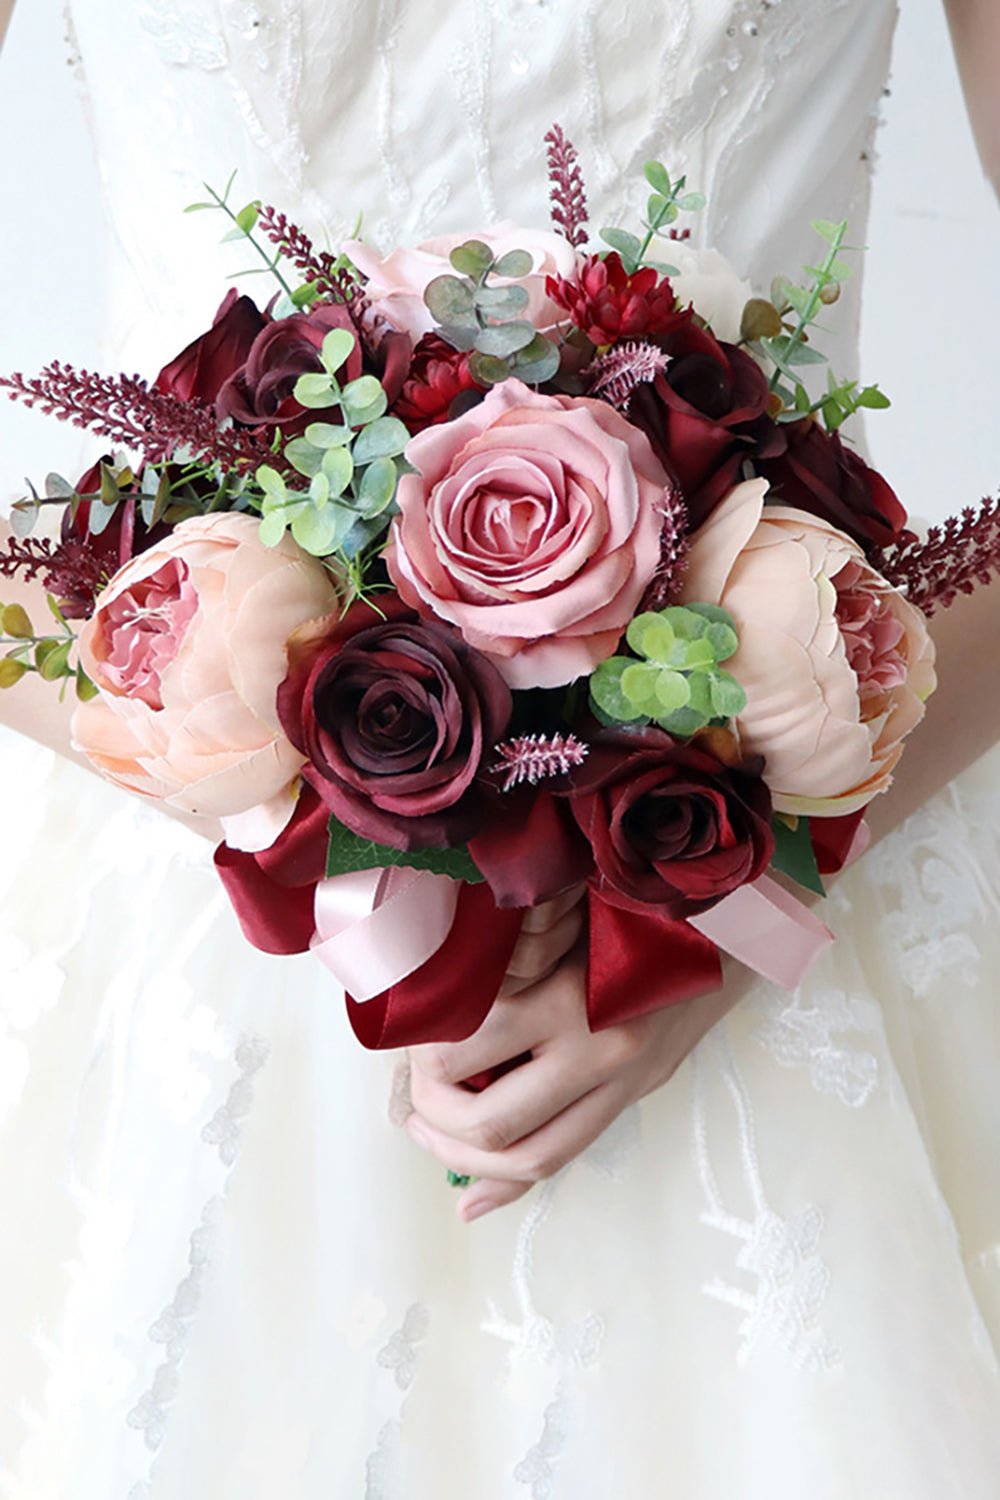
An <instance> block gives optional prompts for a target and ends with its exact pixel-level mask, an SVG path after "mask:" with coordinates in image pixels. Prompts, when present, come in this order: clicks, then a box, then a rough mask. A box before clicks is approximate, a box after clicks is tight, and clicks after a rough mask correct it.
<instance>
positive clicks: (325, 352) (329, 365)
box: [302, 328, 357, 406]
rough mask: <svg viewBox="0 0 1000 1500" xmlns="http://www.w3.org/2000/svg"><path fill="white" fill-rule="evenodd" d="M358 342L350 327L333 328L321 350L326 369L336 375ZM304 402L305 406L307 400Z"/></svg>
mask: <svg viewBox="0 0 1000 1500" xmlns="http://www.w3.org/2000/svg"><path fill="white" fill-rule="evenodd" d="M356 342H357V340H356V339H355V337H354V334H353V333H351V332H350V331H349V330H348V329H346V328H331V329H330V332H329V333H328V334H327V335H326V337H325V338H324V340H323V343H322V346H321V348H320V351H319V357H320V359H321V360H322V361H323V368H324V370H326V371H327V373H328V374H330V375H336V373H337V371H338V370H339V369H340V368H341V366H342V365H345V364H346V363H347V361H348V359H349V358H350V356H351V353H352V352H353V349H354V345H355V344H356ZM302 404H303V406H304V405H305V402H303V403H302Z"/></svg>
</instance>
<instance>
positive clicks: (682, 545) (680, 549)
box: [642, 484, 688, 610]
mask: <svg viewBox="0 0 1000 1500" xmlns="http://www.w3.org/2000/svg"><path fill="white" fill-rule="evenodd" d="M687 549H688V531H687V507H686V505H685V504H684V497H683V495H682V494H681V492H680V490H679V489H678V487H677V486H676V485H674V484H672V485H670V487H669V488H668V489H667V490H665V491H664V496H663V525H662V526H661V528H660V560H659V562H658V563H657V565H656V572H655V573H654V574H653V576H652V578H651V579H650V581H649V587H648V588H647V589H646V592H645V594H644V595H643V600H642V608H643V609H644V610H645V609H664V608H665V607H666V606H667V605H668V604H669V603H670V601H671V598H672V597H673V596H674V594H675V592H676V589H677V585H678V583H679V582H680V578H681V574H682V573H683V571H684V559H685V557H686V556H687Z"/></svg>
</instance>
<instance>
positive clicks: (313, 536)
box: [292, 505, 354, 557]
mask: <svg viewBox="0 0 1000 1500" xmlns="http://www.w3.org/2000/svg"><path fill="white" fill-rule="evenodd" d="M353 524H354V512H353V511H350V510H348V509H347V508H346V506H343V505H327V506H325V507H324V508H323V509H322V510H316V509H315V508H314V507H313V506H302V508H301V509H299V510H298V513H297V514H295V515H293V516H292V536H293V537H294V538H295V540H296V542H298V544H299V546H300V547H301V548H302V550H303V552H309V553H311V554H312V556H313V557H326V556H328V554H329V553H331V552H335V551H336V550H337V547H338V546H339V544H340V540H341V538H343V537H345V536H346V535H347V533H348V532H349V531H350V529H351V527H352V525H353Z"/></svg>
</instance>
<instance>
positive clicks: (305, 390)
mask: <svg viewBox="0 0 1000 1500" xmlns="http://www.w3.org/2000/svg"><path fill="white" fill-rule="evenodd" d="M338 331H339V330H337V329H334V332H335V333H336V332H338ZM329 337H330V334H327V338H329ZM292 394H293V395H294V397H295V399H296V401H297V402H298V403H299V405H300V406H307V407H310V408H311V409H313V410H317V411H319V410H322V409H323V408H324V407H327V406H335V405H336V401H337V398H336V395H335V393H334V389H333V386H332V385H331V384H330V377H329V375H314V374H312V373H310V374H308V375H300V376H299V378H298V380H297V381H296V382H295V388H294V390H293V392H292Z"/></svg>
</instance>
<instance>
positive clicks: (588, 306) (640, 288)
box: [545, 250, 691, 346]
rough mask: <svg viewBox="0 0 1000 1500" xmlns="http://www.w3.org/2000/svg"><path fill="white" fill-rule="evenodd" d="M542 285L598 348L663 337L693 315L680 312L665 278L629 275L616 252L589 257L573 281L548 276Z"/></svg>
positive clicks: (643, 270) (646, 272)
mask: <svg viewBox="0 0 1000 1500" xmlns="http://www.w3.org/2000/svg"><path fill="white" fill-rule="evenodd" d="M545 286H546V290H547V292H548V294H549V296H550V297H551V298H552V300H553V302H555V303H556V304H557V305H558V306H559V307H564V308H565V309H566V311H567V312H568V313H569V315H570V317H571V318H572V320H573V322H574V324H575V325H576V327H577V328H579V329H580V330H581V331H582V332H583V333H585V334H586V335H587V337H588V338H589V339H590V341H591V342H592V343H594V344H597V345H599V346H600V345H603V344H613V343H615V342H616V340H618V339H628V338H658V337H662V336H664V335H666V334H668V333H670V332H671V331H672V330H673V329H675V328H678V327H680V326H681V325H682V324H684V323H689V322H690V321H691V312H690V311H689V310H681V309H679V308H678V306H677V298H676V297H675V295H674V289H673V287H672V286H671V285H670V282H669V281H668V280H667V279H666V277H661V276H660V273H659V272H658V271H655V270H654V269H653V268H652V266H641V267H640V268H639V270H638V271H633V272H632V274H631V275H629V273H628V272H627V271H626V270H625V267H624V266H623V265H622V262H621V257H620V256H619V255H618V253H617V252H616V251H614V250H612V252H611V254H610V255H607V256H605V257H604V258H603V259H602V258H601V257H600V256H597V255H590V256H587V257H586V258H585V259H584V260H583V261H581V263H580V266H579V269H578V271H577V274H576V277H575V278H574V279H573V280H570V279H568V278H566V277H564V276H550V277H549V278H548V280H547V281H546V283H545Z"/></svg>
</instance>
